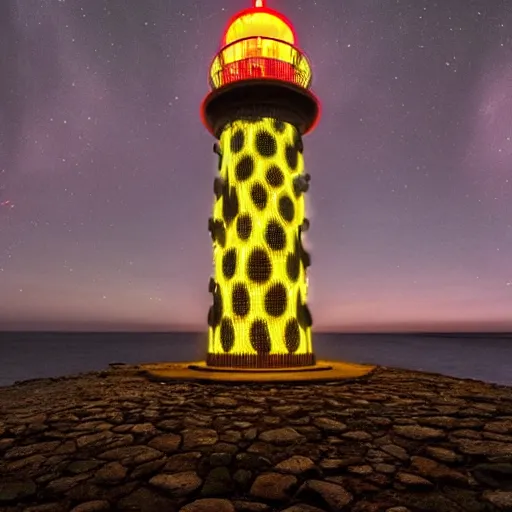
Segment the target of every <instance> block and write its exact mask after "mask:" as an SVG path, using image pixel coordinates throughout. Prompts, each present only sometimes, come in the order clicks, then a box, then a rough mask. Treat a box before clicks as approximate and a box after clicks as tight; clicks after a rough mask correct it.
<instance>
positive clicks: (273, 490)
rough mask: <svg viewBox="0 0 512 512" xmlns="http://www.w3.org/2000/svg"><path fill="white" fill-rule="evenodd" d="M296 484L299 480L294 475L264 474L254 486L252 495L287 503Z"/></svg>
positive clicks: (257, 479)
mask: <svg viewBox="0 0 512 512" xmlns="http://www.w3.org/2000/svg"><path fill="white" fill-rule="evenodd" d="M296 484H297V479H296V478H295V477H294V476H292V475H281V474H280V473H263V474H262V475H259V476H258V477H257V478H256V480H255V481H254V483H253V484H252V487H251V490H250V494H251V495H252V496H254V497H256V498H262V499H265V500H270V501H286V500H288V499H289V498H290V494H291V492H292V490H293V488H294V487H295V485H296Z"/></svg>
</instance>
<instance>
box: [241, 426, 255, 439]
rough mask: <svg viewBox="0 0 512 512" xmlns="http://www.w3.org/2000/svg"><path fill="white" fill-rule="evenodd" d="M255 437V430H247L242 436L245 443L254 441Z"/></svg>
mask: <svg viewBox="0 0 512 512" xmlns="http://www.w3.org/2000/svg"><path fill="white" fill-rule="evenodd" d="M257 436H258V429H257V428H248V429H247V430H246V431H245V432H244V434H243V437H244V439H245V440H246V441H254V440H255V439H256V437H257Z"/></svg>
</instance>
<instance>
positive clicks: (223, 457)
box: [210, 453, 233, 467]
mask: <svg viewBox="0 0 512 512" xmlns="http://www.w3.org/2000/svg"><path fill="white" fill-rule="evenodd" d="M232 458H233V455H232V454H231V453H212V454H211V455H210V465H211V466H215V467H216V466H229V464H231V459H232Z"/></svg>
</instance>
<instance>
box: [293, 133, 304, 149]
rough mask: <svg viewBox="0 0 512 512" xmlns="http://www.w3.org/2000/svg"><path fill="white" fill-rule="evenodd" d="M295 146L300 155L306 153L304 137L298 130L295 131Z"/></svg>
mask: <svg viewBox="0 0 512 512" xmlns="http://www.w3.org/2000/svg"><path fill="white" fill-rule="evenodd" d="M293 145H294V146H295V148H296V149H297V151H298V152H299V153H303V152H304V143H303V142H302V137H301V135H300V133H299V132H298V131H297V130H295V132H294V134H293Z"/></svg>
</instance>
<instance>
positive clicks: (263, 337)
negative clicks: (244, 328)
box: [249, 320, 271, 354]
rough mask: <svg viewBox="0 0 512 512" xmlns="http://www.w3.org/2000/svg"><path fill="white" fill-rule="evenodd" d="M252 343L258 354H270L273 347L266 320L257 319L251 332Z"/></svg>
mask: <svg viewBox="0 0 512 512" xmlns="http://www.w3.org/2000/svg"><path fill="white" fill-rule="evenodd" d="M249 337H250V340H251V345H252V348H253V349H254V350H256V352H257V353H258V354H268V353H269V352H270V349H271V342H270V334H269V332H268V327H267V324H266V322H265V321H264V320H255V321H254V322H253V323H252V325H251V331H250V333H249Z"/></svg>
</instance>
